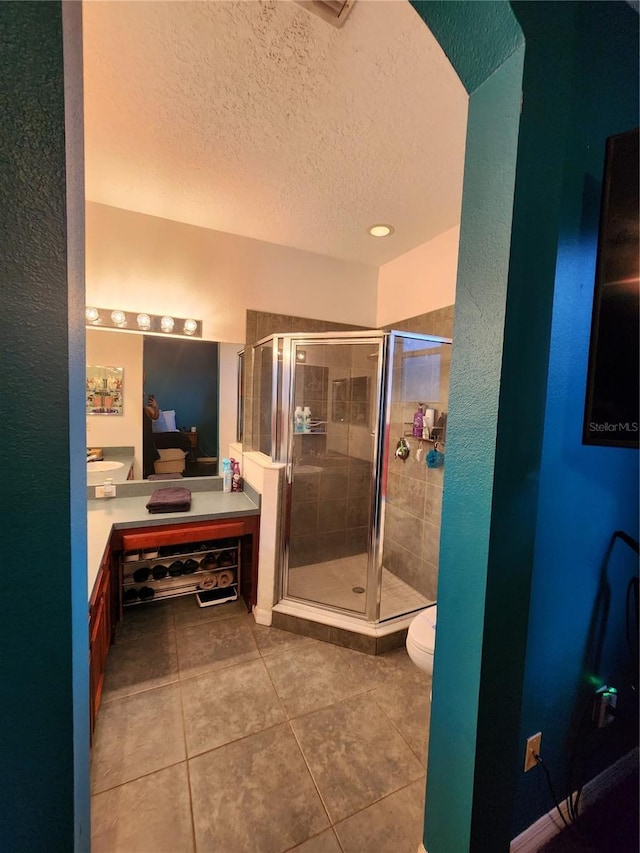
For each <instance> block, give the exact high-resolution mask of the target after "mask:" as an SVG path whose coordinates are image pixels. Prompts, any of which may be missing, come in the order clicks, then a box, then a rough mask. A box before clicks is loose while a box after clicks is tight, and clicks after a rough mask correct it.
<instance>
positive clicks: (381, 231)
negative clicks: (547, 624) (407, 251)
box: [369, 224, 393, 237]
mask: <svg viewBox="0 0 640 853" xmlns="http://www.w3.org/2000/svg"><path fill="white" fill-rule="evenodd" d="M369 234H371V236H372V237H388V236H389V234H393V225H382V224H380V225H372V226H371V228H369Z"/></svg>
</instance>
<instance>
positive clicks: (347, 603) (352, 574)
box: [288, 554, 433, 619]
mask: <svg viewBox="0 0 640 853" xmlns="http://www.w3.org/2000/svg"><path fill="white" fill-rule="evenodd" d="M366 585H367V555H366V554H355V555H354V556H352V557H342V558H340V559H338V560H327V561H326V562H324V563H311V564H309V565H306V566H296V567H295V568H292V569H291V568H290V569H289V587H288V594H289V595H290V596H293V597H294V598H302V599H305V600H307V601H313V602H317V603H318V604H328V605H330V606H331V607H341V608H343V609H345V610H353V611H355V612H356V613H364V610H365V593H364V590H365V589H366ZM354 589H362V590H363V591H362V592H354ZM429 604H433V601H432V600H431V599H428V598H425V596H424V595H421V594H420V593H419V592H417V591H416V590H415V589H413V587H411V586H409V584H407V583H405V582H404V581H403V580H401V579H400V578H398V577H396V576H395V575H394V574H392V573H391V572H390V571H389V570H388V569H385V568H383V569H382V598H381V606H380V618H381V619H390V618H391V617H393V616H399V615H401V614H403V613H410V612H411V611H412V610H417V609H419V608H421V607H426V606H427V605H429Z"/></svg>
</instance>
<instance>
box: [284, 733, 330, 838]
mask: <svg viewBox="0 0 640 853" xmlns="http://www.w3.org/2000/svg"><path fill="white" fill-rule="evenodd" d="M287 726H288V727H289V731H290V732H291V734H292V735H293V739H294V740H295V742H296V745H297V747H298V751H299V752H300V755H301V756H302V760H303V761H304V764H305V767H306V768H307V773H308V774H309V776H310V777H311V781H312V783H313V787H314V788H315V791H316V794H317V795H318V798H319V800H320V803H321V804H322V808H323V809H324V812H325V814H326V816H327V820H328V821H329V826H330V827H331V828H332V829H333V819H332V817H331V815H330V814H329V807H328V805H327V804H326V803H325V801H324V797H323V796H322V793H321V791H320V788H319V786H318V783H317V782H316V777H315V776H314V775H313V770H312V769H311V767H310V766H309V762H308V761H307V757H306V755H305V754H304V749H303V748H302V744H301V743H300V740H299V739H298V736H297V735H296V733H295V730H294V728H293V726H292V725H291V720H287ZM307 840H308V839H307Z"/></svg>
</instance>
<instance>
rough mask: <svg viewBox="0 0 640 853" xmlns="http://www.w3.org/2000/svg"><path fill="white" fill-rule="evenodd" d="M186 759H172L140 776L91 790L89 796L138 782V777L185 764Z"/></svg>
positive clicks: (97, 795) (143, 777) (142, 777)
mask: <svg viewBox="0 0 640 853" xmlns="http://www.w3.org/2000/svg"><path fill="white" fill-rule="evenodd" d="M186 762H187V759H186V758H183V759H181V760H180V761H172V762H171V763H170V764H167V765H166V766H165V767H156V769H155V770H150V771H149V772H148V773H141V774H140V776H135V777H134V778H133V779H126V780H125V781H124V782H118V784H117V785H111V787H109V788H103V789H102V790H101V791H93V790H92V791H91V792H90V796H91V797H99V796H100V795H101V794H106V793H108V792H109V791H116V790H117V789H118V788H123V787H124V786H125V785H130V784H131V783H132V782H139V781H140V779H146V778H148V777H149V776H153V775H154V774H155V773H162V772H163V771H164V770H169V769H171V768H172V767H178V765H180V764H186Z"/></svg>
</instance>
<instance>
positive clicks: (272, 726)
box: [187, 720, 289, 761]
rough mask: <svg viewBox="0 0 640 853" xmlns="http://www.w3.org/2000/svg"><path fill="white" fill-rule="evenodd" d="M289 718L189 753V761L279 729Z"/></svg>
mask: <svg viewBox="0 0 640 853" xmlns="http://www.w3.org/2000/svg"><path fill="white" fill-rule="evenodd" d="M288 722H289V721H288V720H279V721H278V722H277V723H271V724H270V725H268V726H265V727H264V728H263V729H258V730H257V731H255V732H247V734H246V735H240V737H236V738H234V739H233V740H228V741H225V743H219V744H218V745H217V746H212V747H211V748H210V749H203V750H202V752H196V753H194V755H188V756H187V761H193V760H194V759H196V758H202V756H203V755H208V754H209V753H210V752H217V751H218V750H219V749H224V748H225V747H226V746H231V745H232V744H235V743H241V741H243V740H248V739H249V738H251V737H254V736H255V735H261V734H263V733H264V732H268V731H271V729H277V728H278V726H284V725H286V724H287V723H288Z"/></svg>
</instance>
